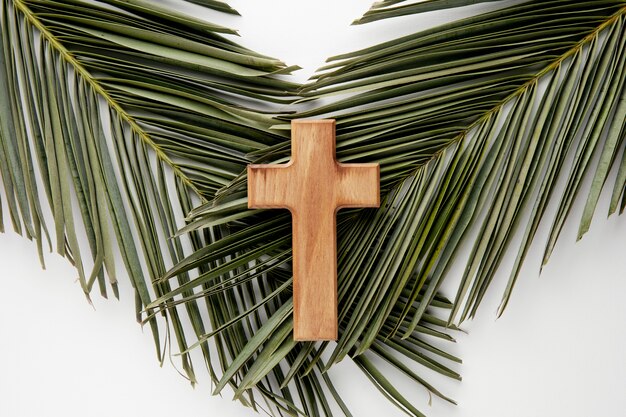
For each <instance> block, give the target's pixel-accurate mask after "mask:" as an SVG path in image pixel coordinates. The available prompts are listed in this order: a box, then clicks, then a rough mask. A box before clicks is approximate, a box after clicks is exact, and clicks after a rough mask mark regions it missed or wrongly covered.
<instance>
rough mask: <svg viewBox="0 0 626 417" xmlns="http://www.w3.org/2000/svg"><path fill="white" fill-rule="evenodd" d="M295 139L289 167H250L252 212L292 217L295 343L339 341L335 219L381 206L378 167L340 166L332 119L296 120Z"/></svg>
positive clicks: (249, 182)
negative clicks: (343, 211) (346, 211)
mask: <svg viewBox="0 0 626 417" xmlns="http://www.w3.org/2000/svg"><path fill="white" fill-rule="evenodd" d="M291 135H292V141H291V161H290V162H289V163H287V164H284V165H249V166H248V207H249V208H286V209H288V210H289V211H290V212H291V214H292V221H293V226H292V230H293V303H294V339H295V340H336V339H337V333H338V324H337V236H336V234H337V230H336V229H337V227H336V214H337V211H338V210H339V209H340V208H344V207H378V206H379V205H380V191H379V188H380V167H379V165H378V164H342V163H338V162H337V161H336V159H335V121H334V120H294V121H292V123H291Z"/></svg>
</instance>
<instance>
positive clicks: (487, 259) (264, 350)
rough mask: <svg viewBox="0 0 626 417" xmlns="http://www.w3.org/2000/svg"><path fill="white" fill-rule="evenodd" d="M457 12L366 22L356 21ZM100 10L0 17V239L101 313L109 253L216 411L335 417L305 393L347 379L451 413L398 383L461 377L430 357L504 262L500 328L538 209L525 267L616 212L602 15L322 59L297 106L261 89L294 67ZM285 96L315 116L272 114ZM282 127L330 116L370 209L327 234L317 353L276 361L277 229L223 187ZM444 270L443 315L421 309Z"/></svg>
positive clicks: (461, 30) (612, 79)
mask: <svg viewBox="0 0 626 417" xmlns="http://www.w3.org/2000/svg"><path fill="white" fill-rule="evenodd" d="M193 2H194V3H199V4H204V5H206V6H208V7H211V8H214V9H216V10H219V11H223V12H227V13H235V12H234V11H233V10H232V9H230V8H229V7H228V6H226V5H224V4H223V3H221V2H217V1H195V0H194V1H193ZM478 2H480V1H476V0H473V1H468V0H428V1H424V2H420V3H409V4H406V5H398V4H399V3H402V1H399V0H387V1H383V2H380V3H377V4H376V5H375V6H374V7H373V8H372V10H371V11H369V12H368V13H367V14H366V15H365V16H364V17H363V18H361V19H360V20H359V21H358V22H359V23H365V22H368V21H373V20H378V19H382V18H388V17H394V16H400V15H409V14H415V13H420V12H425V11H431V10H438V9H445V8H452V7H460V6H465V5H468V4H473V3H478ZM99 3H106V4H107V5H106V7H105V6H104V5H99V4H98V2H96V3H91V2H84V1H80V0H71V1H63V2H61V1H58V2H57V1H41V0H4V1H3V15H2V45H1V48H2V50H1V51H0V52H1V53H0V83H1V84H2V89H1V91H4V92H6V93H4V94H0V124H1V127H2V129H1V130H0V144H1V145H2V146H1V147H0V174H1V175H2V179H3V184H4V189H5V193H4V196H3V197H4V198H5V199H6V205H7V207H8V208H9V213H8V214H9V217H10V218H11V221H12V223H13V226H14V229H15V230H17V231H18V232H20V233H23V234H25V235H26V237H28V238H31V239H34V240H35V241H36V242H37V244H38V246H39V248H40V253H41V252H42V251H43V244H44V243H45V241H46V240H48V241H50V240H52V238H51V237H49V236H52V237H54V239H55V245H54V246H55V249H56V251H57V252H59V253H60V254H62V255H65V256H66V257H68V259H70V260H71V261H72V262H73V263H74V264H75V265H76V267H77V269H78V272H79V276H80V282H81V285H82V288H83V290H84V292H85V294H89V293H90V292H91V290H92V288H93V286H95V285H96V283H97V285H98V287H99V289H100V291H101V293H102V294H106V292H107V288H108V287H107V282H106V278H107V277H108V279H109V284H108V286H109V287H111V288H112V289H113V291H114V292H116V279H117V278H116V277H117V275H116V274H115V265H114V264H113V259H114V258H115V254H116V253H117V251H118V250H119V252H121V255H122V259H123V260H124V264H125V268H126V271H127V273H128V276H129V277H130V279H131V282H132V283H133V286H134V288H135V290H136V298H137V315H138V318H139V320H141V321H143V322H147V323H150V325H151V328H152V330H153V332H154V335H155V341H156V342H157V348H158V346H159V342H160V340H161V336H160V334H159V324H158V320H159V318H163V319H164V320H165V322H166V326H165V327H166V329H167V334H169V332H170V331H172V332H173V333H174V336H175V340H176V342H177V348H178V351H179V352H181V360H182V365H183V368H184V370H185V372H186V374H187V375H188V377H189V378H190V379H191V380H192V381H194V380H195V376H194V369H193V366H192V364H191V360H190V356H189V352H190V351H191V350H192V349H200V350H201V351H202V354H203V355H204V359H205V362H206V364H207V367H208V370H209V375H210V377H211V379H212V380H213V382H214V383H215V393H219V392H222V390H223V389H224V388H225V387H227V386H229V387H231V388H232V389H233V391H234V393H235V397H236V398H237V399H239V400H240V401H241V402H242V403H244V404H245V405H248V406H251V407H254V408H255V409H259V410H260V409H263V410H267V411H270V412H273V413H275V414H277V415H280V414H289V415H297V414H301V415H307V416H317V415H332V414H333V412H335V411H336V409H339V410H341V412H342V413H344V414H346V415H350V413H349V410H348V408H347V406H346V405H345V404H344V403H343V401H342V399H341V392H339V391H338V390H337V389H335V387H334V386H333V383H332V380H331V378H330V376H329V374H328V373H327V371H328V369H329V368H331V367H332V366H333V365H334V364H336V363H338V362H339V361H341V360H343V359H347V358H349V359H350V360H352V361H353V362H354V364H355V365H356V366H357V367H358V368H359V369H361V370H362V371H363V372H364V375H365V377H367V378H368V379H369V380H371V382H372V383H373V384H374V385H375V386H376V387H377V388H378V389H379V390H380V391H381V392H382V394H383V395H385V396H386V397H387V398H388V399H389V400H390V401H391V402H392V403H394V404H395V405H397V406H398V407H400V408H401V409H403V410H404V411H406V412H407V414H409V415H414V416H421V415H422V414H421V412H420V411H419V410H418V409H417V408H416V407H415V406H414V405H413V404H412V402H411V401H410V400H409V399H407V398H405V397H404V396H403V395H402V393H400V392H398V391H397V390H396V389H395V388H394V384H393V382H392V378H393V377H394V375H395V374H404V375H405V376H408V377H409V378H411V379H412V380H413V381H415V382H416V383H418V384H421V385H423V386H424V387H425V388H426V389H427V390H429V391H430V392H432V393H434V394H435V395H438V396H440V397H442V398H444V399H446V400H448V401H452V400H450V399H449V398H448V397H446V396H445V395H444V394H443V393H441V392H439V391H438V390H437V389H436V388H435V387H433V386H432V385H430V384H429V383H428V382H427V381H426V380H424V379H423V377H421V376H420V375H419V374H418V372H416V370H415V369H416V367H414V366H412V365H411V366H409V364H412V363H415V364H418V365H419V366H424V367H426V368H429V369H431V370H434V371H436V372H438V373H440V374H443V375H446V376H448V377H451V378H455V379H460V375H459V374H458V373H456V372H455V371H454V370H453V369H452V368H453V367H454V365H453V364H454V363H455V362H460V360H459V359H457V358H455V357H454V356H452V355H450V354H448V353H446V352H445V351H444V350H442V349H441V346H442V344H444V345H445V343H446V342H449V341H453V340H454V339H453V337H452V336H451V334H450V332H451V331H454V330H456V327H455V325H454V323H457V322H458V321H463V320H465V319H466V318H469V317H472V316H473V315H475V313H476V311H477V309H478V307H479V305H480V302H481V300H482V298H483V296H484V294H485V292H486V291H487V289H488V287H489V284H490V283H491V281H492V280H493V278H494V275H495V273H496V271H497V270H498V267H499V265H500V263H501V261H502V258H503V255H504V254H505V253H506V252H507V250H511V249H514V250H515V249H516V250H517V252H518V255H517V258H516V259H515V263H514V266H513V270H512V272H511V275H510V279H509V282H508V286H507V288H506V291H505V294H504V295H503V299H502V306H501V310H500V312H501V311H502V310H503V309H504V307H505V306H506V303H507V302H508V300H509V297H510V296H511V292H512V290H513V288H514V284H515V281H516V279H517V277H518V274H519V271H520V267H521V265H522V263H523V260H524V258H525V256H526V253H527V251H528V249H529V247H530V244H531V243H532V242H533V240H534V238H535V234H536V231H537V229H538V227H539V224H540V221H546V220H549V219H546V218H545V217H546V207H547V205H548V203H549V202H550V201H556V202H558V208H557V212H556V215H555V216H554V218H552V219H551V220H552V227H551V231H550V235H549V239H548V242H547V245H546V250H545V257H544V262H547V260H548V258H549V256H550V254H551V253H552V250H553V248H554V245H555V243H556V241H557V238H558V236H559V234H560V231H561V229H562V227H563V225H564V222H565V220H566V219H567V218H568V215H569V213H570V210H571V207H572V204H573V202H574V201H575V198H576V197H577V196H578V195H579V194H585V198H586V204H585V209H584V213H583V218H582V220H581V224H580V233H579V235H580V236H582V235H583V234H584V233H585V232H586V231H587V230H588V228H589V226H590V223H591V219H592V217H593V214H594V211H595V207H596V205H597V202H598V200H599V198H600V194H601V192H602V190H603V188H604V187H607V186H610V188H612V190H613V193H612V198H611V204H610V213H609V214H612V213H614V212H616V211H618V210H619V211H620V212H622V211H623V210H624V207H625V205H626V196H625V195H624V188H625V185H626V155H625V154H624V140H625V137H626V127H625V119H626V69H625V68H626V2H625V1H623V0H621V1H618V0H614V1H594V2H578V1H561V2H553V1H528V2H523V3H521V4H517V5H514V6H511V7H507V8H501V9H497V10H496V11H492V12H487V13H483V14H479V15H476V16H473V17H470V18H466V19H463V20H459V21H455V22H452V23H449V24H446V25H444V26H440V27H436V28H433V29H429V30H426V31H422V32H418V33H415V34H411V35H408V36H405V37H403V38H400V39H395V40H393V41H390V42H386V43H383V44H379V45H375V46H372V47H369V48H366V49H363V50H360V51H355V52H352V53H348V54H344V55H341V56H336V57H333V58H330V59H329V63H328V64H327V65H326V66H324V67H323V68H321V69H320V71H319V72H318V74H316V75H315V76H314V77H313V79H312V80H311V82H310V83H308V84H306V85H304V86H298V85H294V84H293V83H290V82H288V81H285V80H284V78H283V77H280V76H279V75H280V74H286V73H289V72H290V71H292V70H293V69H295V67H287V66H286V65H284V64H283V63H281V62H280V61H277V60H275V59H272V58H269V57H265V56H262V55H259V54H257V53H255V52H252V51H249V50H247V49H245V48H243V47H241V46H239V45H237V44H236V43H234V42H232V41H230V40H229V39H227V38H225V37H224V36H223V35H222V34H229V33H233V31H232V30H230V29H227V28H224V27H221V26H219V25H214V24H210V23H206V22H204V21H200V20H197V19H195V18H191V17H188V16H185V15H182V14H180V13H177V12H175V11H173V10H170V9H168V8H166V7H164V6H160V7H157V6H155V5H153V4H151V3H150V2H147V1H146V0H132V1H129V0H125V1H122V0H102V1H100V2H99ZM110 6H113V7H110ZM540 82H541V85H542V86H543V85H546V90H545V92H543V93H542V92H541V89H540V85H539V83H540ZM297 97H300V100H301V101H309V100H316V99H320V98H328V97H332V98H334V100H332V101H331V102H330V103H328V104H324V105H316V106H313V109H312V110H308V111H305V112H300V113H298V114H285V113H281V114H279V113H278V112H276V111H274V110H273V109H274V108H275V106H274V105H275V104H286V103H291V102H293V101H294V100H296V98H297ZM294 117H333V118H336V119H337V155H338V158H339V159H340V160H341V161H346V162H352V161H367V162H373V161H376V162H380V164H381V184H382V191H383V195H382V204H381V207H380V209H377V210H371V209H363V210H346V211H342V212H341V213H340V214H339V217H338V221H337V228H338V256H339V259H338V265H339V271H338V296H339V323H340V337H339V340H338V342H337V343H336V344H334V343H333V344H331V343H327V342H324V343H309V342H307V343H296V342H294V341H293V340H292V337H291V331H292V320H291V311H292V301H291V282H292V277H291V234H290V217H289V216H288V215H287V214H286V213H281V212H279V211H260V210H247V198H246V178H245V167H246V165H247V164H249V163H251V162H284V161H286V160H287V159H288V158H289V131H288V122H289V120H291V119H292V118H294ZM613 169H615V170H617V176H616V180H615V183H614V184H607V179H608V178H609V173H610V172H611V170H613ZM586 177H589V178H591V182H592V184H591V187H589V189H587V190H585V189H584V187H583V185H582V184H583V180H584V179H585V178H586ZM36 178H41V184H43V187H44V190H43V191H40V190H39V189H38V184H39V183H38V182H37V181H36ZM558 179H563V180H564V182H565V186H564V188H563V189H557V188H555V185H556V183H557V180H558ZM44 194H45V195H46V197H47V199H44V198H43V195H44ZM73 199H75V200H76V201H77V204H73V203H72V201H73ZM44 202H47V204H49V207H50V211H51V212H52V214H53V217H54V228H55V229H54V233H50V232H49V231H48V229H47V226H46V225H45V222H44V216H43V212H44V210H43V208H42V203H44ZM476 231H477V232H476ZM516 233H517V235H518V236H519V234H520V233H521V235H522V240H521V243H519V244H517V243H516V245H517V247H516V248H515V247H513V248H512V247H511V246H513V238H514V236H515V235H516ZM82 236H84V238H86V240H87V241H88V242H89V249H90V253H89V254H85V253H82V252H81V249H83V248H81V247H80V245H79V240H80V239H81V238H82ZM467 242H469V243H470V244H471V246H472V250H471V253H470V256H469V259H463V258H462V254H461V253H460V252H459V248H460V247H461V245H462V244H463V243H467ZM42 259H43V258H42ZM459 261H460V262H466V269H465V271H464V274H463V276H462V279H461V281H460V284H459V287H458V293H457V295H456V299H455V300H454V301H453V302H450V301H449V300H447V299H446V298H445V297H444V296H443V295H442V294H440V293H439V288H440V286H441V285H442V283H443V281H444V280H445V279H446V278H447V277H448V274H447V272H448V270H449V269H450V266H451V265H452V262H459ZM446 311H447V313H446V316H442V313H444V312H446ZM186 323H190V325H191V326H190V328H191V331H189V330H188V329H185V328H184V327H185V324H186ZM437 339H439V340H437ZM209 343H213V346H214V348H215V350H212V349H210V347H209ZM159 354H160V356H161V357H162V358H163V357H164V355H165V352H160V353H159ZM382 362H385V363H386V364H387V365H390V366H387V367H385V368H384V369H385V370H383V368H382V367H380V366H379V365H378V364H380V363H382ZM331 399H332V400H333V402H334V403H335V405H332V404H331V401H329V400H331Z"/></svg>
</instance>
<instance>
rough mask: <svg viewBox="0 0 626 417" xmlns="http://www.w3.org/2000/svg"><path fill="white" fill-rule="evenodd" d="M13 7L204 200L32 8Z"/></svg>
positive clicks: (21, 4) (16, 0)
mask: <svg viewBox="0 0 626 417" xmlns="http://www.w3.org/2000/svg"><path fill="white" fill-rule="evenodd" d="M13 5H14V7H15V8H16V9H17V10H18V11H19V12H20V13H22V14H23V15H24V16H25V17H26V19H27V20H28V22H29V23H30V24H31V25H32V26H33V27H35V28H36V29H37V30H39V32H40V33H41V35H42V36H43V37H44V38H45V39H46V40H47V41H48V42H50V45H51V46H52V47H53V48H54V49H55V50H56V51H57V52H58V53H59V55H60V56H61V57H62V58H63V60H64V61H65V62H67V63H68V64H69V65H71V66H72V68H74V70H75V71H76V72H77V73H78V74H79V75H80V76H81V77H82V78H83V79H84V80H85V81H86V82H87V83H88V84H89V85H90V86H91V88H93V90H94V92H95V93H96V94H98V95H99V96H101V97H102V98H103V99H104V100H105V101H106V102H107V104H108V105H109V107H110V108H112V109H113V110H114V111H115V112H116V113H117V114H118V115H119V116H120V117H121V118H122V119H123V120H124V121H125V122H126V123H128V125H129V127H130V129H131V130H132V131H133V132H134V133H135V134H136V135H137V136H138V137H139V138H140V139H141V140H142V141H143V142H144V143H145V144H146V145H148V146H150V147H151V148H152V149H153V150H154V152H155V154H156V156H157V158H158V159H159V160H161V161H162V162H163V163H165V164H166V165H168V166H169V167H170V168H171V169H172V171H173V173H174V175H176V176H177V177H179V178H180V180H181V181H182V182H183V183H184V184H185V186H187V187H188V188H189V189H190V190H192V191H193V192H194V193H195V194H196V195H197V196H198V197H200V198H201V199H202V200H203V201H205V200H206V198H205V197H204V195H203V193H202V192H201V191H200V190H199V189H198V188H197V187H196V185H195V184H194V183H193V181H192V180H191V179H190V178H189V177H188V176H187V175H186V174H185V173H184V172H183V171H182V170H181V168H180V167H179V165H178V164H176V163H175V162H174V161H173V160H172V159H171V158H170V157H169V156H168V155H167V154H166V153H165V151H164V150H163V149H161V147H160V146H159V145H158V144H157V143H156V142H155V141H154V140H152V138H151V137H150V135H149V134H148V133H147V132H146V131H145V130H144V129H143V128H142V127H141V125H139V123H137V122H136V121H135V119H134V118H133V116H132V115H131V114H130V113H128V112H127V111H126V110H125V109H124V107H123V106H121V105H120V104H119V103H118V102H117V101H116V100H115V99H114V98H113V97H112V96H111V94H110V93H109V92H108V91H107V90H106V89H105V88H104V87H103V86H102V85H101V83H100V82H99V81H98V80H97V79H96V78H95V77H94V76H93V75H92V74H91V72H89V70H87V69H86V68H85V66H84V65H83V64H82V63H81V62H80V61H79V60H78V59H77V58H76V57H75V56H74V55H73V54H72V53H71V52H70V51H69V50H68V49H67V48H66V47H65V46H64V45H63V43H62V42H61V41H60V40H59V39H58V38H57V37H56V36H55V35H54V34H53V33H52V32H51V31H50V30H48V28H47V27H46V26H45V25H44V24H43V22H42V21H41V20H40V19H39V18H38V17H37V16H36V15H35V14H34V13H33V12H32V10H31V9H30V8H29V7H28V6H27V5H26V4H25V3H24V2H23V1H22V0H14V2H13Z"/></svg>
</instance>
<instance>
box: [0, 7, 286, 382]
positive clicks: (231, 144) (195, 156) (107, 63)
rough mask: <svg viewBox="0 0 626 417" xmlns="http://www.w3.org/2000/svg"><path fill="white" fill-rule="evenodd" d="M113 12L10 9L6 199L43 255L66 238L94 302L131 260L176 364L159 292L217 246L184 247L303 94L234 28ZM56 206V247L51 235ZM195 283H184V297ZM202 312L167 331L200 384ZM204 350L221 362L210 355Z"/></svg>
mask: <svg viewBox="0 0 626 417" xmlns="http://www.w3.org/2000/svg"><path fill="white" fill-rule="evenodd" d="M105 3H108V4H109V5H112V6H115V7H109V6H106V7H105V6H103V5H99V4H93V3H89V2H84V1H78V0H72V1H63V2H56V1H26V0H15V1H11V0H6V1H4V2H3V8H2V45H0V48H1V51H0V83H2V91H3V92H4V93H3V94H2V95H1V96H0V100H1V101H2V102H1V103H0V106H1V107H2V110H1V112H2V113H1V114H0V121H1V125H2V130H1V131H0V138H1V140H0V142H1V144H2V146H1V147H0V167H1V169H2V179H3V184H4V189H5V198H6V201H7V205H8V207H9V215H10V217H11V220H12V223H13V226H14V229H15V230H16V231H17V232H18V233H23V234H25V235H26V237H28V238H30V239H34V240H35V241H36V242H37V244H38V247H39V251H40V254H41V253H42V251H43V244H44V243H45V241H46V239H47V240H48V241H50V238H49V235H50V234H52V235H53V236H54V237H55V240H56V242H55V245H54V247H55V249H56V251H57V252H59V253H60V254H61V255H64V256H66V257H67V258H68V259H70V261H71V262H72V263H74V265H75V266H76V268H77V270H78V274H79V280H80V283H81V287H82V289H83V291H84V293H85V294H86V295H87V296H89V294H90V292H91V290H92V288H93V287H94V286H96V284H97V286H98V288H99V289H100V292H101V293H102V295H104V296H106V295H107V292H108V289H107V283H106V277H105V271H106V275H108V277H109V286H110V287H111V288H112V290H113V292H114V294H115V295H116V296H117V278H116V277H117V275H118V274H117V273H116V265H115V263H114V259H115V258H116V253H117V251H118V250H119V252H120V253H121V257H122V259H123V262H124V266H125V269H126V271H127V272H128V275H129V277H130V278H131V283H132V284H133V287H134V288H135V291H136V300H137V317H138V320H140V321H143V320H147V321H148V322H149V324H150V326H151V328H152V331H153V333H154V338H155V343H156V346H157V349H158V350H159V351H158V354H159V357H160V358H161V360H163V357H164V355H165V352H160V345H161V344H162V343H163V342H162V340H161V339H162V338H161V337H160V332H162V331H163V329H162V328H161V330H160V329H159V325H158V323H157V316H156V315H155V314H154V312H153V311H152V310H151V309H145V307H146V306H147V305H149V304H150V303H151V301H152V300H153V299H154V298H155V297H159V296H160V295H162V294H164V293H167V292H169V291H171V288H172V286H171V285H170V283H159V282H157V278H158V277H160V276H162V275H163V274H164V273H165V272H166V271H167V269H168V268H169V267H171V265H173V264H175V263H177V262H179V261H180V260H181V259H183V258H184V257H185V253H186V250H187V249H186V248H188V247H189V246H190V245H191V244H193V245H202V244H204V243H203V242H204V240H205V239H206V238H207V237H205V236H200V235H198V236H194V238H193V241H191V242H190V241H189V239H187V238H183V237H175V238H172V239H170V237H171V236H173V235H174V233H175V231H176V230H177V229H179V228H180V227H182V226H183V225H184V222H183V221H182V219H183V218H184V216H183V214H182V213H184V212H186V211H188V210H189V208H190V207H191V206H192V205H195V204H197V203H198V202H202V201H208V200H209V199H211V198H212V197H213V195H214V193H215V191H216V190H218V189H219V188H221V187H223V186H224V185H225V184H227V183H229V182H230V181H232V180H233V179H234V178H235V177H236V176H237V174H238V173H239V172H240V171H241V170H242V169H244V168H245V166H246V165H247V164H248V163H249V159H248V158H247V157H246V153H247V152H249V151H251V150H257V149H260V148H262V147H263V146H266V145H267V144H272V143H276V142H278V141H282V140H283V139H284V138H283V136H282V135H280V134H276V133H273V132H270V130H269V127H270V125H272V124H273V123H274V121H273V118H272V114H271V113H267V114H266V113H265V111H266V110H265V109H266V108H267V103H272V102H279V103H280V102H288V101H290V98H289V97H290V96H291V95H293V94H294V92H295V87H296V85H295V84H292V83H289V82H286V81H283V80H280V79H278V78H277V77H276V76H274V75H272V74H274V73H288V72H289V71H291V70H292V69H293V68H288V67H286V66H285V65H284V64H283V63H281V62H280V61H278V60H275V59H272V58H268V57H264V56H262V55H259V54H257V53H254V52H252V51H248V50H247V49H245V48H242V47H240V46H238V45H237V44H235V43H233V42H232V41H230V40H227V39H226V38H223V37H222V36H221V35H220V34H219V33H233V31H231V30H230V29H226V28H223V27H221V26H219V25H214V24H211V23H207V22H203V21H200V20H197V19H194V18H191V17H188V16H185V15H182V14H180V13H178V12H175V11H173V10H168V9H165V8H162V7H161V8H159V7H156V6H151V5H150V3H149V2H145V1H139V0H133V1H118V0H109V1H106V2H105ZM220 4H221V3H218V2H208V5H209V6H215V7H223V6H220ZM225 143H227V144H228V147H226V146H224V144H225ZM37 179H40V180H41V184H42V185H41V187H43V188H44V190H43V192H40V191H39V187H40V185H39V182H38V181H37ZM43 193H45V194H46V196H47V202H48V204H49V207H50V211H51V212H52V216H53V219H54V233H49V231H48V229H47V226H46V222H45V217H46V216H45V210H44V207H45V205H44V204H42V203H43V202H42V200H41V198H42V194H43ZM83 239H84V240H86V241H87V243H88V247H89V252H90V253H85V252H84V249H83V248H82V245H81V243H80V242H81V241H82V240H83ZM42 262H43V257H42ZM117 268H119V266H117ZM188 279H189V278H188V277H187V276H184V275H183V276H180V277H179V278H178V280H177V284H175V285H183V284H184V283H185V282H186V281H187V280H188ZM186 295H191V294H187V293H186ZM144 310H145V314H144ZM200 311H201V310H200V306H199V304H198V302H197V301H195V300H194V301H190V302H188V303H186V304H185V308H184V309H183V310H179V309H176V308H172V309H168V311H167V312H166V313H165V314H164V316H163V317H164V318H165V320H166V324H167V328H166V332H167V333H169V332H170V331H173V333H174V335H175V337H176V341H177V343H178V349H179V350H180V351H181V352H184V353H183V355H182V358H181V360H182V366H183V368H184V370H185V372H186V374H187V376H188V378H189V379H190V380H191V381H195V375H194V369H193V366H192V364H191V362H190V359H189V354H188V353H186V351H187V349H188V346H189V344H188V343H187V338H188V337H189V335H186V334H185V330H184V327H185V326H186V325H185V324H184V323H186V322H190V323H191V326H192V329H193V333H194V334H195V335H196V340H197V338H198V337H199V336H200V335H203V334H205V333H206V327H205V326H206V323H204V319H203V317H202V315H201V312H200ZM185 316H187V317H186V318H184V317H185ZM202 351H203V354H204V356H205V359H206V360H207V362H209V363H210V360H209V350H208V347H207V345H206V344H202Z"/></svg>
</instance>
